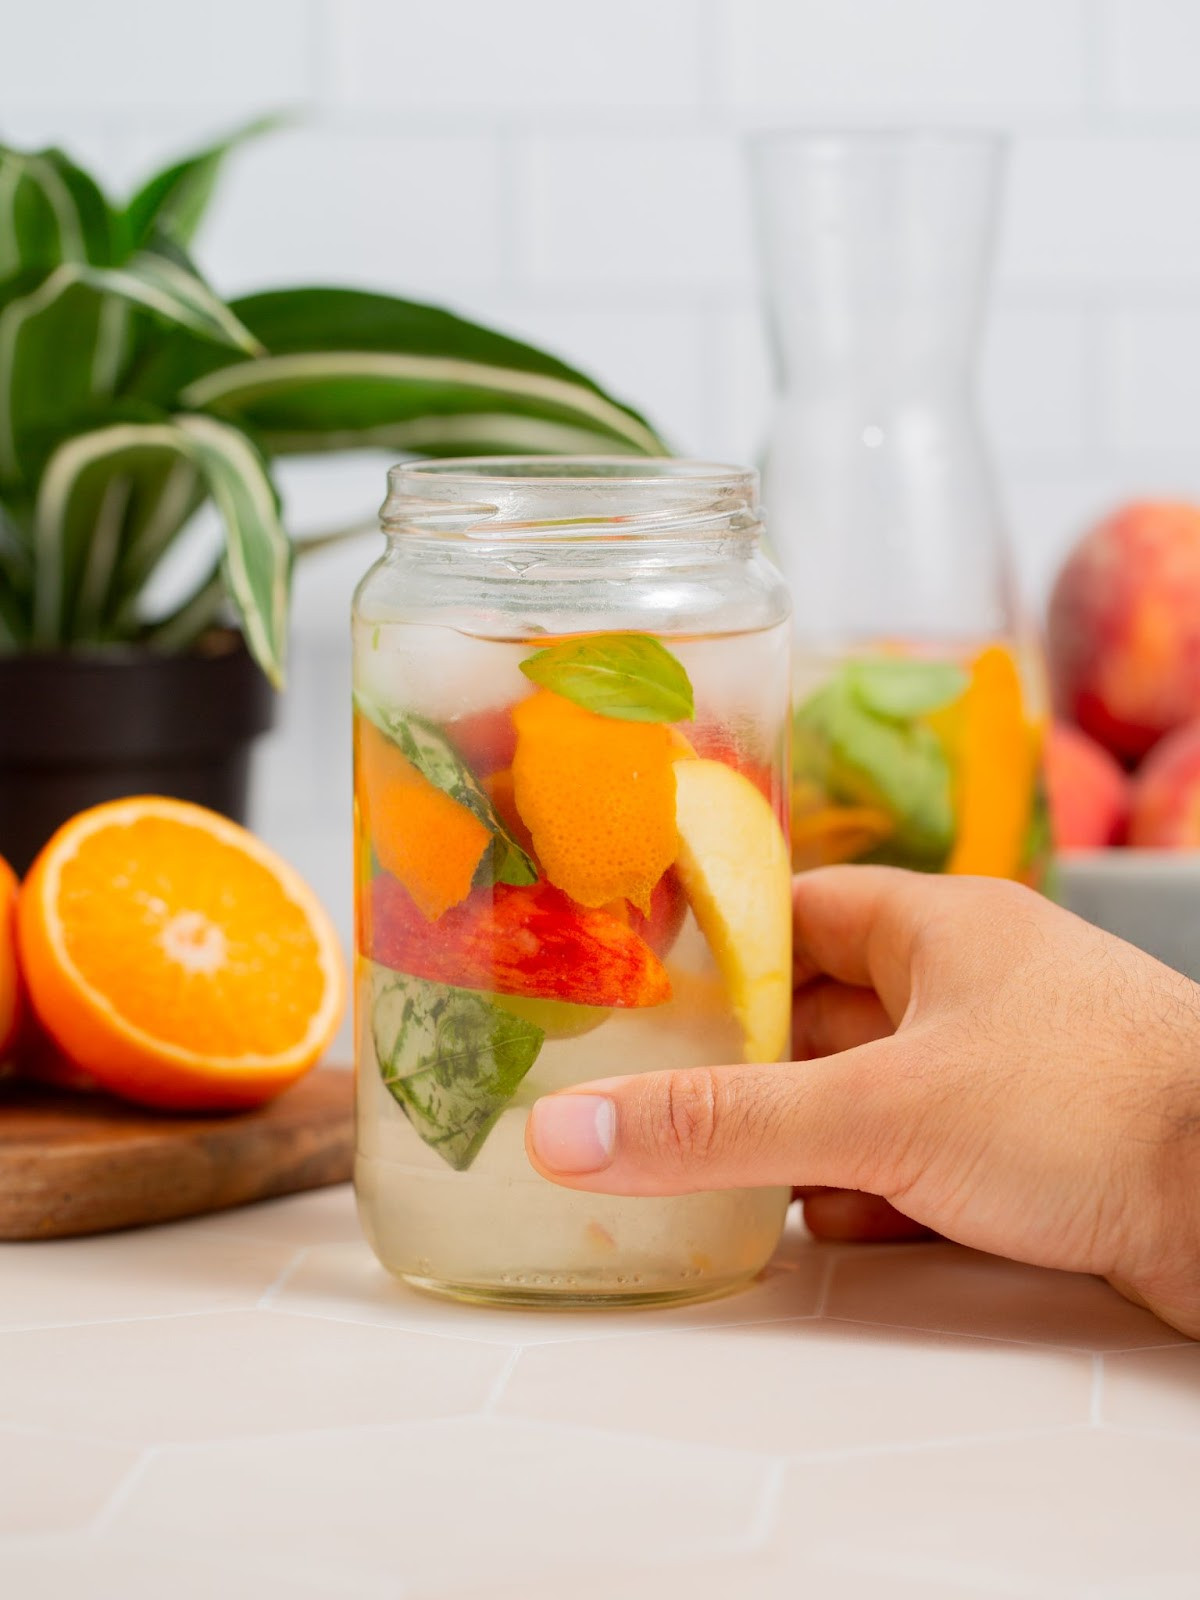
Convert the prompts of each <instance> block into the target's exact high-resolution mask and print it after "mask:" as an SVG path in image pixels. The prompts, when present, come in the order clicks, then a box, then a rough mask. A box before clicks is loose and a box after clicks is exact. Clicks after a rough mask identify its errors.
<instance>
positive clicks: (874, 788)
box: [795, 671, 954, 866]
mask: <svg viewBox="0 0 1200 1600" xmlns="http://www.w3.org/2000/svg"><path fill="white" fill-rule="evenodd" d="M795 726H796V734H797V744H798V746H799V747H800V748H803V749H804V751H805V753H806V757H807V760H808V761H809V762H813V758H814V755H815V753H816V752H817V751H818V750H820V751H823V752H824V755H825V760H824V762H823V763H822V766H823V777H822V782H823V786H824V787H825V789H826V791H827V792H828V793H829V795H830V796H831V798H833V799H835V800H839V801H842V802H845V803H847V804H854V805H871V806H879V807H881V808H882V809H883V810H885V811H887V812H888V813H889V814H890V815H891V816H892V817H893V818H894V819H895V824H896V832H895V835H894V843H895V845H896V846H897V847H898V848H899V849H900V850H901V851H903V852H904V853H905V855H906V856H909V857H912V858H915V861H914V864H921V865H925V866H933V865H936V864H938V863H939V862H940V861H941V860H942V859H944V857H945V855H946V853H947V852H948V851H949V849H950V846H951V844H952V843H953V841H954V806H953V801H952V790H951V775H950V765H949V762H948V761H947V759H946V754H945V751H944V750H943V749H942V746H941V743H940V741H939V740H938V738H937V735H936V734H935V733H934V732H933V730H932V729H931V728H926V727H924V726H923V725H922V724H921V723H918V722H914V723H904V722H893V721H890V720H888V719H887V718H885V717H881V716H876V715H873V714H872V713H871V712H870V711H868V710H867V709H866V708H865V707H864V706H863V705H862V703H861V702H860V701H859V699H858V697H857V695H856V694H855V692H854V690H853V688H852V687H851V683H850V680H849V676H848V674H847V673H846V672H845V671H843V672H842V673H840V674H839V675H838V676H837V677H836V678H834V679H833V680H832V681H831V682H829V683H827V684H826V685H825V686H824V687H823V688H822V689H819V690H818V691H817V693H816V694H814V695H812V696H811V698H810V699H808V700H807V701H805V703H804V704H803V705H802V706H800V707H799V708H798V710H797V712H796V716H795ZM813 764H815V763H813Z"/></svg>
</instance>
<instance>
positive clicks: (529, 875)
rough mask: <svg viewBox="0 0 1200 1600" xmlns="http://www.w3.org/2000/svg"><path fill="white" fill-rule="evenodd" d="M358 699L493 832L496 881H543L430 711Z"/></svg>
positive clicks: (427, 774) (424, 771)
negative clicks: (409, 712)
mask: <svg viewBox="0 0 1200 1600" xmlns="http://www.w3.org/2000/svg"><path fill="white" fill-rule="evenodd" d="M354 703H355V705H356V706H357V707H358V709H359V711H361V712H362V714H363V716H364V717H366V718H367V720H368V722H372V723H374V725H375V727H377V728H378V729H379V731H380V733H382V734H384V735H385V737H387V738H388V739H390V740H391V741H392V743H393V744H394V745H396V746H397V747H398V748H399V750H400V752H401V754H403V755H404V756H405V757H406V758H407V759H408V760H409V761H411V762H412V764H413V766H414V767H416V769H417V771H418V772H419V773H420V774H421V776H422V777H424V778H428V779H429V781H430V783H432V784H433V785H434V787H435V788H438V789H441V790H443V791H444V792H445V793H446V794H448V795H449V796H450V798H451V799H452V800H457V801H458V803H459V805H460V806H465V807H466V808H467V810H468V811H470V812H471V813H472V814H473V815H474V816H476V817H478V818H479V820H480V822H482V823H483V825H484V827H485V828H486V829H487V830H488V832H489V833H490V834H491V835H492V839H493V845H492V850H491V852H490V856H489V857H488V858H485V859H487V860H488V861H489V865H490V869H491V872H492V881H493V882H495V883H511V884H526V883H536V882H537V876H538V874H537V867H536V866H535V865H534V864H533V861H532V860H531V859H530V857H529V855H528V854H527V853H526V852H525V851H524V850H523V849H522V848H521V845H520V844H519V843H518V841H517V840H516V839H514V837H513V835H512V834H511V833H510V831H509V829H508V827H507V826H506V824H505V823H504V822H503V821H502V820H501V818H500V815H499V813H498V812H497V810H496V808H495V806H493V804H492V802H491V801H490V800H489V799H488V797H487V794H486V793H485V791H484V790H483V789H482V788H481V787H480V784H479V780H478V779H477V778H476V776H475V774H474V773H473V772H472V771H471V769H470V767H468V766H467V764H466V762H465V761H464V760H463V759H462V757H461V756H460V755H459V753H458V751H457V750H456V749H455V748H454V746H453V745H452V744H451V743H450V741H449V739H447V738H446V736H445V734H444V733H443V732H442V731H441V729H440V728H439V727H438V726H437V725H436V723H433V722H429V721H427V720H426V719H425V718H424V717H417V716H405V714H404V713H403V712H400V711H386V710H384V708H383V707H382V706H379V705H376V703H375V702H374V701H373V700H370V699H368V698H367V696H366V695H364V694H361V693H357V694H355V696H354Z"/></svg>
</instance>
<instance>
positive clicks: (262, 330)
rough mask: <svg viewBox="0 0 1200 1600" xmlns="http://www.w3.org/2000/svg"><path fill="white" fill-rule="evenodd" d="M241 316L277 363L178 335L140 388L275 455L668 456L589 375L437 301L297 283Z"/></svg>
mask: <svg viewBox="0 0 1200 1600" xmlns="http://www.w3.org/2000/svg"><path fill="white" fill-rule="evenodd" d="M232 309H233V310H234V312H235V313H236V314H237V316H238V317H239V318H240V319H241V320H242V321H243V322H244V323H245V325H246V327H248V328H249V329H250V330H251V332H252V333H253V334H254V335H255V336H256V337H257V338H258V339H259V340H260V341H261V343H262V344H263V345H265V346H266V348H267V350H268V351H269V352H270V355H269V357H267V358H266V360H260V361H255V362H253V363H249V362H240V361H236V360H234V361H231V359H230V357H229V355H228V354H226V353H224V352H222V351H219V350H216V349H214V348H213V347H211V346H209V347H208V348H207V349H206V348H204V347H202V346H201V345H200V344H199V343H198V342H197V341H196V340H194V339H190V338H188V337H187V336H186V335H179V336H177V337H175V338H172V339H169V340H167V341H165V342H164V344H163V345H162V347H161V349H160V350H159V352H158V353H157V355H156V356H155V357H154V358H152V359H151V360H150V361H148V362H147V363H146V364H145V365H144V367H143V369H142V371H141V372H140V373H139V375H138V378H137V383H136V386H135V387H136V392H137V393H138V394H139V395H140V396H142V397H143V398H145V399H147V400H149V401H151V402H152V403H154V404H162V405H168V404H174V403H175V397H179V398H182V400H183V402H184V404H186V405H188V406H191V407H194V408H195V409H197V410H204V411H208V412H210V413H212V414H213V415H217V416H222V417H225V418H227V419H228V420H230V421H234V422H238V423H241V424H244V425H245V426H247V427H249V428H252V429H253V430H254V432H255V434H256V436H257V437H259V438H261V440H262V441H263V444H264V446H265V447H266V449H268V450H269V451H271V452H272V453H273V454H285V453H301V452H307V453H311V452H314V451H322V450H340V449H352V448H356V449H362V448H364V447H378V448H380V449H388V450H400V451H410V452H414V453H419V454H424V455H448V454H453V455H462V454H470V453H472V452H483V453H495V452H503V451H518V452H521V453H529V454H539V453H563V452H572V451H573V452H589V453H603V452H612V453H624V454H635V455H636V454H650V455H659V454H662V453H663V451H664V449H665V446H664V444H663V442H662V440H661V438H660V437H659V436H658V434H657V433H656V432H655V431H654V429H653V428H652V427H651V426H650V425H649V423H648V422H646V420H645V419H644V418H643V417H641V416H639V415H638V413H637V412H636V411H633V410H631V409H630V408H629V407H627V406H623V405H621V404H620V403H619V402H617V401H616V400H613V399H612V398H611V397H610V396H609V395H607V394H605V392H604V391H603V390H602V389H600V388H599V387H598V385H596V384H595V383H593V382H592V380H591V379H590V378H588V377H586V376H585V375H584V374H583V373H581V372H578V371H576V370H575V369H574V368H572V367H570V366H568V365H567V364H566V363H565V362H562V361H559V360H557V359H556V358H555V357H553V356H549V355H546V354H544V353H543V352H542V351H540V350H535V349H534V348H533V347H532V346H530V345H527V344H523V343H522V342H521V341H520V340H518V339H510V338H508V337H507V336H506V335H504V334H500V333H495V332H493V331H492V330H491V329H490V328H485V327H481V326H480V325H479V324H478V323H473V322H468V321H467V320H465V319H464V318H462V317H457V316H455V315H453V314H452V313H451V312H448V311H443V310H441V309H439V308H438V307H436V306H427V305H420V304H417V303H415V302H413V301H408V300H395V299H391V298H389V297H387V296H384V295H374V294H365V293H362V292H361V291H358V290H352V289H292V290H282V291H280V292H278V293H273V294H263V295H251V296H249V297H247V298H246V299H244V300H240V301H235V302H234V303H233V306H232Z"/></svg>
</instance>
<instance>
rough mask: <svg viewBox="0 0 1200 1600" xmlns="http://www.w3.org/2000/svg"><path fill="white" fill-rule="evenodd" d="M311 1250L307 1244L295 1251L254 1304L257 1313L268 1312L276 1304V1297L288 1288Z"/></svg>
mask: <svg viewBox="0 0 1200 1600" xmlns="http://www.w3.org/2000/svg"><path fill="white" fill-rule="evenodd" d="M311 1248H312V1246H311V1245H307V1244H306V1245H302V1246H301V1247H300V1249H299V1250H296V1251H293V1253H292V1254H291V1255H290V1256H289V1257H288V1259H287V1261H286V1262H285V1264H284V1266H283V1267H282V1269H281V1270H280V1271H279V1272H277V1273H276V1274H275V1276H274V1278H272V1280H271V1282H270V1283H269V1284H268V1285H267V1287H266V1288H265V1289H264V1290H263V1292H262V1294H260V1295H259V1297H258V1299H257V1300H256V1301H255V1302H254V1309H255V1310H256V1311H266V1310H267V1309H268V1308H269V1307H270V1306H271V1305H272V1304H273V1303H274V1301H275V1299H276V1297H277V1296H278V1295H279V1294H280V1293H281V1292H282V1290H283V1289H284V1287H285V1286H286V1284H287V1281H288V1279H289V1278H290V1277H291V1276H292V1273H293V1272H295V1270H296V1268H297V1267H298V1266H300V1264H301V1263H302V1262H303V1261H304V1260H305V1258H306V1257H307V1255H308V1253H309V1251H310V1249H311Z"/></svg>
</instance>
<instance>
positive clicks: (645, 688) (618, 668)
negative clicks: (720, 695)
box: [521, 633, 696, 722]
mask: <svg viewBox="0 0 1200 1600" xmlns="http://www.w3.org/2000/svg"><path fill="white" fill-rule="evenodd" d="M521 671H522V672H523V673H524V674H525V676H526V677H527V678H532V680H533V682H534V683H536V684H539V685H540V686H541V687H542V688H543V689H553V691H554V693H555V694H561V695H562V696H563V697H564V698H565V699H567V700H573V701H574V702H575V704H576V705H577V706H583V707H584V708H585V710H587V711H595V712H598V713H599V715H600V716H602V717H618V718H620V719H621V720H622V721H624V722H690V721H691V719H692V717H693V716H694V715H695V711H696V704H695V698H694V696H693V694H692V684H691V680H690V678H689V677H688V675H687V673H686V672H685V671H684V669H683V666H682V664H681V663H680V662H679V661H678V660H676V658H675V657H674V656H673V655H672V654H671V652H670V651H669V650H668V649H667V647H666V645H664V644H661V643H660V642H659V641H658V640H657V639H655V638H652V637H651V635H650V634H648V633H596V634H592V635H590V636H589V637H588V638H586V639H566V640H564V641H563V643H562V644H552V645H551V646H550V647H549V648H548V649H546V650H539V651H538V653H537V654H536V655H533V656H530V657H529V658H528V659H527V660H525V661H522V663H521Z"/></svg>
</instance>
